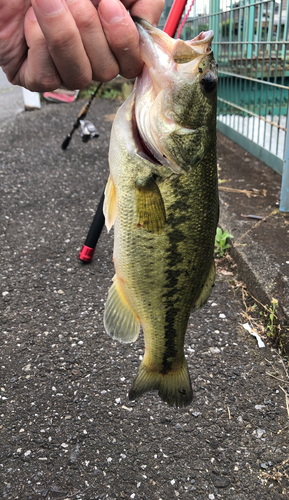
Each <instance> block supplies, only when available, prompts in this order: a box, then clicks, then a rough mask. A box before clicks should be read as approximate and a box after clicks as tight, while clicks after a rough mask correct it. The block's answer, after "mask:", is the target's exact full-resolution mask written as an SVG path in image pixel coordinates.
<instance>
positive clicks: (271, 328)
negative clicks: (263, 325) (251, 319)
mask: <svg viewBox="0 0 289 500" xmlns="http://www.w3.org/2000/svg"><path fill="white" fill-rule="evenodd" d="M277 306H278V300H276V299H272V300H271V306H270V307H269V321H268V324H267V329H268V334H267V335H268V337H270V338H274V337H275V336H276V325H275V322H274V320H275V318H276V315H275V312H276V308H277Z"/></svg>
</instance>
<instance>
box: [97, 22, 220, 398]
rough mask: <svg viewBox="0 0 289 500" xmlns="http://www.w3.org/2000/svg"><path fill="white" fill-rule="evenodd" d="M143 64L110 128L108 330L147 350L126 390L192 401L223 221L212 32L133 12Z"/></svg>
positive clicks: (135, 394) (133, 394)
mask: <svg viewBox="0 0 289 500" xmlns="http://www.w3.org/2000/svg"><path fill="white" fill-rule="evenodd" d="M137 27H138V30H139V34H140V44H141V54H142V58H143V60H144V67H143V71H142V74H141V76H140V77H139V78H138V79H137V84H136V87H135V89H134V91H133V92H132V94H131V95H130V97H129V98H128V99H127V100H126V102H125V103H124V104H123V105H122V106H121V107H120V109H119V110H118V112H117V114H116V117H115V120H114V123H113V127H112V133H111V141H110V151H109V164H110V177H109V180H108V183H107V186H106V190H105V202H104V215H105V220H106V226H107V228H108V230H109V229H110V228H111V226H112V225H113V224H114V265H115V276H114V278H113V285H112V286H111V288H110V290H109V294H108V298H107V302H106V308H105V316H104V325H105V329H106V331H107V333H108V334H109V335H111V336H112V337H113V338H114V339H118V340H120V341H121V342H133V341H135V340H136V338H137V336H138V333H139V330H140V326H141V327H142V329H143V333H144V339H145V354H144V358H143V360H142V362H141V365H140V368H139V372H138V375H137V377H136V379H135V380H134V383H133V385H132V388H131V390H130V392H129V398H130V399H131V400H134V399H136V398H137V397H139V396H140V395H142V394H143V393H145V392H147V391H150V390H158V393H159V396H160V397H161V398H162V399H163V401H166V402H167V403H168V404H169V405H172V406H174V405H175V406H177V407H183V406H186V405H188V404H189V403H190V402H191V400H192V387H191V382H190V376H189V373H188V369H187V363H186V360H185V356H184V338H185V333H186V328H187V323H188V319H189V315H190V312H191V311H192V310H194V309H198V308H199V307H201V306H202V305H203V304H204V303H205V302H206V301H207V299H208V297H209V295H210V293H211V289H212V286H213V284H214V278H215V266H214V260H213V254H214V251H213V250H214V240H215V233H216V226H217V221H218V206H219V203H218V184H217V168H216V100H217V98H216V92H217V68H216V63H215V60H214V57H213V53H212V50H211V41H212V39H213V32H212V31H208V32H202V33H200V34H199V35H198V36H197V37H196V38H194V39H193V40H191V41H189V42H184V41H182V40H173V39H172V38H170V37H169V36H168V35H166V34H165V33H163V32H162V31H161V30H159V29H157V28H154V27H152V26H151V25H149V24H148V23H147V22H145V21H142V20H137Z"/></svg>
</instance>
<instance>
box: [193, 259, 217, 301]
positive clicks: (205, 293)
mask: <svg viewBox="0 0 289 500" xmlns="http://www.w3.org/2000/svg"><path fill="white" fill-rule="evenodd" d="M215 276H216V270H215V261H214V259H213V261H212V265H211V268H210V271H209V274H208V277H207V280H206V283H205V284H204V286H203V288H202V291H201V294H200V296H199V298H198V300H197V301H196V303H195V306H194V309H200V308H201V307H203V306H204V305H205V303H206V302H207V300H208V298H209V297H210V295H211V291H212V288H213V286H214V283H215Z"/></svg>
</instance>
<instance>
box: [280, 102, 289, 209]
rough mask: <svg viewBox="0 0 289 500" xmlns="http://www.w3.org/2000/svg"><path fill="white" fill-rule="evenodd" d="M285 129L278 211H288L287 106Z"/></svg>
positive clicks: (288, 133) (288, 144)
mask: <svg viewBox="0 0 289 500" xmlns="http://www.w3.org/2000/svg"><path fill="white" fill-rule="evenodd" d="M286 128H287V131H286V142H285V152H284V166H283V175H282V186H281V198H280V212H288V213H289V108H288V113H287V127H286Z"/></svg>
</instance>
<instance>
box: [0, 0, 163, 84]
mask: <svg viewBox="0 0 289 500" xmlns="http://www.w3.org/2000/svg"><path fill="white" fill-rule="evenodd" d="M163 7H164V0H122V1H121V2H120V0H2V1H1V3H0V65H1V66H2V68H3V70H4V71H5V73H6V75H7V77H8V79H9V81H10V82H11V83H13V84H14V85H21V86H23V87H26V88H27V89H29V90H32V91H36V92H44V91H48V90H55V89H56V88H58V87H59V86H60V85H63V86H64V87H66V88H68V89H72V90H74V89H81V88H84V87H86V86H87V85H88V84H89V83H90V82H91V80H96V81H109V80H112V79H113V78H115V77H116V76H117V75H118V74H119V73H120V74H121V75H123V76H124V77H126V78H134V77H136V76H137V75H138V74H139V73H140V71H141V68H142V64H143V63H142V60H141V58H140V50H139V35H138V31H137V29H136V27H135V24H134V22H133V21H132V19H131V17H130V14H131V15H133V16H138V17H141V18H143V19H146V20H147V21H148V22H150V23H151V24H155V25H156V24H157V23H158V20H159V18H160V15H161V13H162V10H163ZM127 9H128V10H129V11H130V14H129V13H128V12H127Z"/></svg>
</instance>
